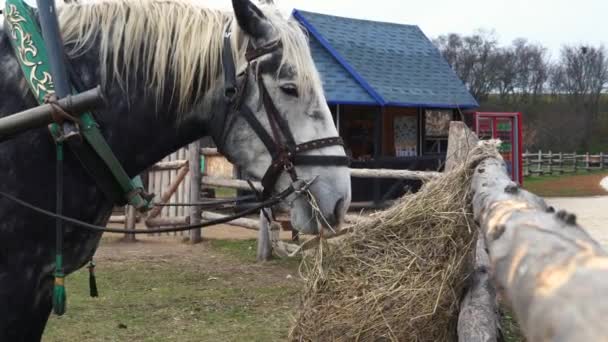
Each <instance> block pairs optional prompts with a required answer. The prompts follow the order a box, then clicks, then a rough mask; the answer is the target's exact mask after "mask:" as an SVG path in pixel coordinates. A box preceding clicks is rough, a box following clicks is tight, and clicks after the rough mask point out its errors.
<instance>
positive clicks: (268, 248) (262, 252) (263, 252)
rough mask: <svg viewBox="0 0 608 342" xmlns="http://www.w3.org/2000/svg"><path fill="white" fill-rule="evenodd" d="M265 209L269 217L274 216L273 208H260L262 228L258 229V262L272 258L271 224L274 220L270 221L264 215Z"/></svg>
mask: <svg viewBox="0 0 608 342" xmlns="http://www.w3.org/2000/svg"><path fill="white" fill-rule="evenodd" d="M264 210H265V211H266V214H267V215H268V217H272V212H271V210H268V209H262V210H260V230H259V231H258V249H257V260H258V262H264V261H269V260H270V259H271V258H272V242H271V241H270V226H271V225H272V222H269V221H268V220H267V219H266V215H264Z"/></svg>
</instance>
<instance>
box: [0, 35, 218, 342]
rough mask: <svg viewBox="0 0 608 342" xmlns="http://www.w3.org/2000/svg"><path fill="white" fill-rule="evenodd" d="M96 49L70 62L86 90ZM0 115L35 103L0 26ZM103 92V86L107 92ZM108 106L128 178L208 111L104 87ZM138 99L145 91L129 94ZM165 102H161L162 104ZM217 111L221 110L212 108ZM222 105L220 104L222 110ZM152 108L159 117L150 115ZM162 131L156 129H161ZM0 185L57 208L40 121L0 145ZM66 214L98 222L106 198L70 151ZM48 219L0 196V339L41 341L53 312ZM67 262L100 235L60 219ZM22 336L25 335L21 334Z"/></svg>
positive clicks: (109, 130)
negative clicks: (180, 113) (180, 108)
mask: <svg viewBox="0 0 608 342" xmlns="http://www.w3.org/2000/svg"><path fill="white" fill-rule="evenodd" d="M97 59H98V56H97V52H96V51H91V52H89V53H87V54H85V55H84V56H81V57H78V58H77V59H74V60H72V61H71V63H72V65H73V67H74V69H75V70H76V72H77V73H78V74H79V75H80V76H81V79H82V80H83V82H84V84H85V85H86V87H87V89H89V88H93V87H95V86H96V85H98V84H100V80H99V77H98V71H97V70H95V69H94V68H91V67H90V66H91V65H96V64H98V62H97ZM0 65H1V66H2V68H3V70H4V71H9V72H8V74H3V75H2V77H0V115H1V116H6V115H9V114H12V113H16V112H19V111H22V110H24V109H26V108H30V107H34V106H36V105H37V103H36V100H35V98H34V97H33V96H32V94H31V93H30V92H29V91H28V88H26V86H25V79H24V77H23V75H22V73H21V71H20V69H19V65H18V64H17V59H16V58H15V56H14V54H13V50H12V48H11V46H10V42H9V40H8V37H7V35H6V34H4V32H3V31H0ZM108 90H109V91H108ZM105 96H106V98H108V99H111V102H110V103H111V105H110V106H108V108H104V109H101V110H99V111H98V112H97V114H98V115H97V119H98V122H99V124H100V126H101V129H102V131H103V133H104V136H105V137H106V139H107V141H108V143H109V145H110V146H111V147H112V150H113V151H114V153H115V154H116V156H117V158H118V160H119V161H120V162H121V163H122V165H123V166H124V168H125V170H126V171H127V173H128V174H129V175H130V176H134V175H137V174H139V173H140V172H142V171H143V170H144V169H145V168H146V167H148V166H150V165H152V164H154V163H155V162H156V161H158V160H160V159H162V158H163V156H165V155H167V154H169V153H171V152H173V151H174V150H176V149H178V148H179V147H181V146H184V145H186V144H188V143H190V142H192V141H193V140H195V139H196V138H199V137H201V136H202V135H204V134H205V128H206V127H207V125H206V124H205V121H206V117H205V116H201V115H190V116H185V117H184V118H183V119H182V120H181V121H180V122H179V124H176V116H175V115H171V114H166V113H173V112H175V110H174V109H173V108H168V107H167V106H166V105H165V106H161V107H159V108H156V104H155V103H154V101H137V102H132V103H130V104H129V100H128V99H127V97H126V96H125V94H124V93H123V92H121V91H120V90H119V88H118V87H112V88H109V89H107V91H106V94H105ZM130 96H131V97H132V98H139V99H143V98H144V96H143V94H130ZM163 107H164V108H163ZM218 109H220V108H218ZM220 110H221V109H220ZM154 113H158V115H154ZM159 132H162V134H159ZM0 165H1V167H0V184H1V185H0V186H1V188H2V190H3V191H8V192H10V193H11V194H13V195H15V196H17V197H19V198H21V199H24V200H26V201H29V202H31V203H33V204H35V205H37V206H39V207H41V208H44V209H47V210H50V211H53V210H54V208H55V193H56V190H57V189H56V188H55V169H54V165H55V145H54V142H53V140H52V138H51V136H50V135H49V131H48V130H47V128H46V127H44V128H40V129H36V130H32V131H29V132H26V133H24V134H22V135H20V136H18V137H15V138H14V139H12V140H10V141H6V142H4V143H2V145H0ZM64 177H65V187H64V192H65V200H64V213H65V215H66V216H69V217H73V218H77V219H79V220H83V221H86V222H94V223H97V224H104V223H105V222H106V221H107V219H108V218H109V215H110V213H111V210H112V207H113V203H111V202H110V201H108V200H107V199H106V197H105V196H104V194H103V193H102V192H101V190H100V189H99V188H98V187H97V186H96V184H95V183H94V181H93V179H92V178H91V177H90V176H89V175H88V174H87V173H86V172H85V170H84V169H83V167H82V165H81V164H80V162H79V161H78V160H77V159H76V158H75V156H74V155H73V154H72V153H70V152H69V149H68V152H67V153H66V157H65V165H64ZM53 222H54V221H53V220H52V219H49V218H48V217H45V216H43V215H40V214H36V213H33V212H32V211H31V210H28V209H26V208H24V207H21V206H19V205H17V204H15V203H13V202H10V201H8V200H6V199H0V317H2V320H1V321H0V340H1V341H21V340H24V341H30V340H31V341H35V340H39V339H40V336H41V333H42V331H43V328H44V325H45V323H46V320H47V317H48V314H49V312H50V310H51V296H52V293H51V291H52V283H53V270H54V234H55V233H54V229H53V227H54V223H53ZM65 231H66V233H65V240H64V250H65V256H64V258H65V267H66V272H67V273H70V272H73V271H74V270H77V269H78V268H81V267H82V266H84V265H85V263H86V262H87V260H88V259H90V257H91V256H92V255H93V253H94V251H95V249H96V248H97V244H98V242H99V238H100V237H101V234H98V233H90V232H87V231H84V230H81V229H78V228H74V227H71V226H70V225H66V228H65ZM24 334H25V335H24Z"/></svg>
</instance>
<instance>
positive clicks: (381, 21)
mask: <svg viewBox="0 0 608 342" xmlns="http://www.w3.org/2000/svg"><path fill="white" fill-rule="evenodd" d="M294 11H297V12H298V13H306V14H313V15H320V16H324V17H330V18H338V19H344V20H351V21H364V22H369V23H376V24H385V25H396V26H409V27H419V26H418V25H416V24H403V23H397V22H393V21H385V20H373V19H363V18H353V17H345V16H340V15H335V14H327V13H320V12H313V11H306V10H300V9H297V8H294Z"/></svg>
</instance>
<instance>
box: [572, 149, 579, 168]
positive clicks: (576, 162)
mask: <svg viewBox="0 0 608 342" xmlns="http://www.w3.org/2000/svg"><path fill="white" fill-rule="evenodd" d="M572 155H573V158H574V173H576V170H577V169H578V156H577V155H576V151H574V153H573V154H572Z"/></svg>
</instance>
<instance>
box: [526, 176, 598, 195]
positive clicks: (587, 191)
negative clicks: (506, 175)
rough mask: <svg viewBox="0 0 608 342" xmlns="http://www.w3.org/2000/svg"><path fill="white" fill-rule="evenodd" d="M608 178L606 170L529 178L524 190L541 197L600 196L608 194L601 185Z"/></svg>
mask: <svg viewBox="0 0 608 342" xmlns="http://www.w3.org/2000/svg"><path fill="white" fill-rule="evenodd" d="M606 176H608V171H606V170H593V171H589V172H587V171H579V172H577V173H575V174H574V173H568V174H563V175H556V174H553V175H547V176H529V177H525V178H524V188H525V189H526V190H528V191H530V192H533V193H535V194H536V195H538V196H541V197H575V196H576V197H578V196H599V195H607V194H608V193H607V192H606V191H605V190H604V189H602V188H601V187H600V185H599V183H600V181H601V180H602V178H604V177H606Z"/></svg>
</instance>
